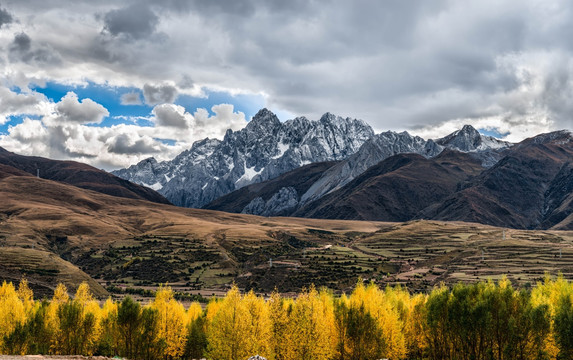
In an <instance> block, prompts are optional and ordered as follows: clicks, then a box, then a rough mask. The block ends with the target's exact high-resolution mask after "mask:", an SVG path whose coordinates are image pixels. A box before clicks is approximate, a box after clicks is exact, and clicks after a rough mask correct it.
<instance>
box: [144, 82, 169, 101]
mask: <svg viewBox="0 0 573 360" xmlns="http://www.w3.org/2000/svg"><path fill="white" fill-rule="evenodd" d="M143 98H144V99H145V103H146V104H148V105H157V104H163V103H172V102H174V101H175V99H177V88H176V87H175V86H173V85H171V84H160V85H152V84H145V85H144V86H143Z"/></svg>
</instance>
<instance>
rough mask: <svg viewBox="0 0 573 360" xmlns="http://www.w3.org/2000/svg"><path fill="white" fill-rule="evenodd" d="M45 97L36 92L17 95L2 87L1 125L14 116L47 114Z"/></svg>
mask: <svg viewBox="0 0 573 360" xmlns="http://www.w3.org/2000/svg"><path fill="white" fill-rule="evenodd" d="M45 100H46V99H45V97H44V95H42V94H39V93H36V92H27V93H17V92H14V91H12V90H10V89H8V88H6V87H1V86H0V124H4V123H5V122H6V121H8V117H9V116H12V115H43V114H45V113H46V112H47V109H46V106H44V105H45Z"/></svg>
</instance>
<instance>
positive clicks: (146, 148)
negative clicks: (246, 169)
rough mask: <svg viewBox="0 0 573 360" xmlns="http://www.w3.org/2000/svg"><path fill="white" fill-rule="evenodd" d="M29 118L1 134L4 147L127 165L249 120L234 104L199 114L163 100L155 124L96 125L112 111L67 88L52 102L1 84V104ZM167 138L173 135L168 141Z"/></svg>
mask: <svg viewBox="0 0 573 360" xmlns="http://www.w3.org/2000/svg"><path fill="white" fill-rule="evenodd" d="M2 105H5V106H4V109H5V111H13V112H15V113H16V114H17V115H20V116H22V115H23V114H24V112H28V113H32V112H34V111H35V114H37V115H40V119H30V118H27V117H25V118H24V119H23V121H22V122H20V123H19V124H17V125H9V126H8V129H7V132H6V133H5V134H0V146H2V147H5V148H7V149H9V150H11V151H15V152H17V153H21V154H25V155H42V156H47V157H50V158H54V159H74V160H77V161H82V162H86V163H89V164H92V165H94V166H97V167H100V168H105V169H109V170H111V169H116V168H120V167H126V166H129V165H130V164H133V163H136V162H138V161H141V160H143V159H144V158H147V157H149V156H150V155H153V156H155V157H156V158H157V159H158V160H166V159H170V158H173V157H175V156H176V155H178V154H179V153H180V152H181V151H183V150H185V149H188V148H189V147H191V145H192V144H193V142H195V141H197V140H200V139H203V138H205V137H211V138H222V137H223V136H224V134H225V132H226V130H227V129H228V128H231V129H233V130H238V129H240V128H242V127H244V126H245V125H246V124H247V121H246V120H245V115H244V114H243V113H241V112H235V111H234V107H233V105H229V104H220V105H216V106H213V107H212V108H211V111H212V113H213V114H212V115H211V114H209V112H208V111H207V110H205V109H199V110H197V111H196V112H195V114H190V113H189V112H187V111H185V109H184V108H183V107H182V106H178V105H174V104H160V105H157V106H155V107H154V108H153V110H152V113H151V117H150V118H149V119H150V120H151V124H152V126H140V125H137V124H117V125H112V126H93V125H91V124H93V123H98V122H101V121H102V120H103V118H104V117H105V116H108V115H109V113H108V111H107V109H106V108H105V107H103V106H102V105H101V104H98V103H96V102H95V101H93V100H91V99H89V98H84V99H79V98H78V96H77V95H76V94H75V93H73V92H69V93H68V94H66V95H65V96H64V97H63V98H62V99H61V100H60V101H59V102H57V103H53V102H51V101H50V100H49V99H47V98H45V97H42V96H39V94H37V93H30V94H17V93H14V92H12V91H10V90H9V89H6V88H2V87H0V107H2ZM164 140H170V141H168V142H165V141H164Z"/></svg>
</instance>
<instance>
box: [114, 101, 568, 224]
mask: <svg viewBox="0 0 573 360" xmlns="http://www.w3.org/2000/svg"><path fill="white" fill-rule="evenodd" d="M571 153H572V150H571V133H570V132H568V131H559V132H554V133H550V134H541V135H538V136H536V137H533V138H531V139H526V140H524V141H523V142H521V143H519V144H512V143H509V142H506V141H501V140H499V139H496V138H494V137H491V136H486V135H483V134H480V133H479V131H477V130H476V129H475V128H473V127H472V126H471V125H465V126H464V127H463V128H461V129H460V130H457V131H455V132H453V133H451V134H450V135H447V136H445V137H443V138H439V139H429V140H425V139H423V138H421V137H418V136H413V135H410V134H409V133H408V132H400V133H396V132H392V131H386V132H382V133H379V134H375V133H374V131H373V129H372V128H371V127H370V126H368V125H367V124H365V123H364V122H362V121H360V120H356V119H351V118H342V117H339V116H335V115H333V114H330V113H326V114H325V115H323V116H322V117H321V118H320V119H319V120H317V121H312V120H308V119H306V118H304V117H299V118H295V119H293V120H288V121H286V122H284V123H281V122H280V121H279V120H278V118H277V117H276V116H275V115H274V114H273V113H272V112H270V111H269V110H267V109H262V110H260V111H259V112H258V113H257V114H256V115H255V116H254V117H253V119H252V120H251V122H249V124H248V125H247V126H246V127H245V128H244V129H242V130H240V131H236V132H233V131H231V130H229V131H228V132H227V134H226V135H225V137H224V139H223V140H213V139H204V140H201V141H198V142H196V143H195V144H193V146H192V148H191V149H189V150H188V151H185V152H183V153H181V154H180V155H179V156H177V157H176V158H175V159H173V160H171V161H163V162H158V161H156V160H155V159H154V158H149V159H146V160H144V161H142V162H140V163H139V164H136V165H133V166H131V167H129V168H127V169H122V170H118V171H115V172H114V174H116V175H118V176H120V177H123V178H125V179H127V180H130V181H134V182H137V183H139V184H141V185H145V186H150V187H152V188H154V189H156V190H157V191H158V192H159V193H161V194H163V195H164V196H165V197H166V198H167V199H168V200H169V201H171V202H172V203H173V204H176V205H179V206H185V207H201V208H205V209H212V210H221V211H228V212H235V213H245V214H253V215H263V216H295V217H313V218H328V219H356V220H378V221H407V220H411V219H420V218H425V219H440V220H463V221H471V222H479V223H484V224H491V225H496V226H508V227H514V228H522V229H531V228H554V227H555V228H569V227H570V226H572V225H571V219H570V214H571V212H572V211H571V206H572V204H571V203H572V200H571V195H570V194H571V187H572V185H571V179H572V178H571V176H572V175H571Z"/></svg>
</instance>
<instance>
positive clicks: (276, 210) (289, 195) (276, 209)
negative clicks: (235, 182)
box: [241, 186, 299, 216]
mask: <svg viewBox="0 0 573 360" xmlns="http://www.w3.org/2000/svg"><path fill="white" fill-rule="evenodd" d="M298 202H299V196H298V193H297V192H296V190H295V188H293V187H291V186H289V187H283V188H281V189H280V190H279V191H278V192H277V193H275V194H274V195H273V196H272V197H271V198H270V199H269V200H267V201H264V200H263V198H261V197H257V198H254V199H253V200H252V201H251V202H250V203H249V204H248V205H247V206H245V208H244V209H243V211H241V212H242V213H243V214H252V215H262V216H270V215H282V214H288V213H290V212H292V211H293V210H295V209H296V207H297V206H298Z"/></svg>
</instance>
